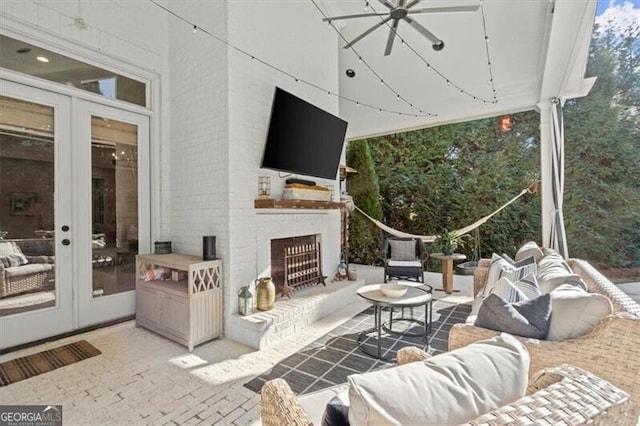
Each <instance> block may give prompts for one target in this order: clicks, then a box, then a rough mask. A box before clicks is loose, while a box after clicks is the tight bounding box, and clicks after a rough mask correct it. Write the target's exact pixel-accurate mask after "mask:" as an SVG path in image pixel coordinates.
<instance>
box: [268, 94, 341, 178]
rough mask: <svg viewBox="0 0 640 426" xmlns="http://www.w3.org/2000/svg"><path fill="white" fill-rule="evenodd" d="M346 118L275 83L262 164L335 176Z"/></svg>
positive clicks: (312, 174) (319, 175)
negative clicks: (315, 104)
mask: <svg viewBox="0 0 640 426" xmlns="http://www.w3.org/2000/svg"><path fill="white" fill-rule="evenodd" d="M346 131H347V122H346V121H344V120H342V119H340V118H338V117H336V116H335V115H332V114H330V113H328V112H326V111H324V110H322V109H320V108H318V107H316V106H314V105H311V104H310V103H308V102H306V101H304V100H302V99H300V98H298V97H297V96H294V95H292V94H291V93H288V92H286V91H284V90H282V89H280V88H279V87H276V90H275V94H274V97H273V106H272V107H271V120H270V122H269V132H268V134H267V142H266V144H265V148H264V154H263V156H262V166H261V167H263V168H267V169H273V170H278V171H282V172H289V173H294V174H302V175H307V176H314V177H319V178H325V179H335V178H336V175H337V173H338V166H339V164H340V154H341V153H342V146H343V145H344V136H345V133H346Z"/></svg>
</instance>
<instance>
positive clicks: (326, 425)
mask: <svg viewBox="0 0 640 426" xmlns="http://www.w3.org/2000/svg"><path fill="white" fill-rule="evenodd" d="M320 424H321V425H322V426H348V425H349V390H348V389H345V390H344V391H343V392H341V393H339V394H338V395H336V396H334V397H333V398H331V400H330V401H329V402H328V403H327V406H326V408H325V409H324V414H323V415H322V421H321V422H320Z"/></svg>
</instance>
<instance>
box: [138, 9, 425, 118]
mask: <svg viewBox="0 0 640 426" xmlns="http://www.w3.org/2000/svg"><path fill="white" fill-rule="evenodd" d="M149 1H150V2H151V4H153V5H155V6H157V7H158V8H160V9H162V10H164V11H165V12H167V13H168V14H170V15H172V16H173V17H175V18H177V19H178V20H180V21H182V22H184V23H185V24H187V25H189V26H190V27H191V28H192V29H193V32H196V31H197V30H199V31H200V33H202V34H206V35H208V36H209V37H211V38H213V39H215V40H216V41H218V42H220V43H222V44H224V45H225V46H227V47H228V48H229V49H231V50H234V51H236V52H237V53H240V54H242V55H244V56H246V57H247V58H250V59H251V60H254V61H257V62H259V63H261V64H262V65H264V66H265V67H267V68H270V69H272V70H274V71H276V72H278V73H280V74H283V75H285V76H287V77H289V78H291V79H293V80H294V81H295V82H296V83H303V84H306V85H307V86H309V87H312V88H314V89H316V90H319V91H322V92H325V93H327V96H331V95H332V94H333V95H335V96H336V97H337V98H339V99H341V100H343V101H345V102H349V103H352V104H354V105H356V106H358V107H360V106H362V107H365V108H370V109H373V110H377V111H378V112H386V113H390V114H398V115H400V116H405V115H406V116H410V115H413V114H409V113H406V112H402V111H394V110H390V109H386V108H381V107H379V106H375V105H371V104H367V103H363V102H360V101H358V100H356V99H352V98H349V97H347V96H344V95H340V94H338V93H332V92H331V91H330V90H327V89H326V88H322V87H320V86H318V85H317V84H315V83H312V82H310V81H307V80H304V79H302V78H299V77H297V76H295V75H293V74H291V73H290V72H288V71H285V70H284V69H282V68H280V67H278V66H276V65H273V64H271V63H269V62H267V61H266V60H264V59H261V58H259V57H257V56H255V55H252V54H251V53H249V52H247V51H246V50H243V49H241V48H239V47H237V46H235V45H234V44H231V43H230V42H229V41H228V40H226V39H224V38H222V37H220V36H217V35H215V34H213V33H212V32H210V31H208V30H206V29H204V28H202V27H200V26H198V25H197V24H194V23H193V22H191V21H189V20H188V19H186V18H184V17H183V16H181V15H179V14H178V13H176V12H174V11H173V10H171V9H169V8H168V7H166V6H163V5H162V4H159V3H158V2H157V1H156V0H149ZM312 2H313V4H314V5H315V6H316V8H318V10H319V11H320V13H322V14H323V16H324V13H323V12H322V10H321V9H319V7H318V5H317V4H316V3H315V1H314V0H312ZM325 17H326V16H325ZM328 25H329V27H330V28H333V29H334V30H335V31H336V32H337V33H338V34H340V32H339V31H338V29H337V28H336V27H335V26H334V25H333V23H332V22H330V21H329V22H328ZM343 39H344V37H343ZM352 50H353V49H352ZM354 52H355V50H354ZM356 54H357V52H356ZM358 57H359V58H360V59H361V60H362V63H363V64H364V65H366V66H367V68H369V70H370V71H371V72H372V73H373V74H374V75H375V76H376V77H378V78H379V79H380V80H382V78H381V77H380V76H379V75H378V74H377V73H376V72H375V71H374V70H373V68H371V66H369V64H367V63H366V61H364V59H362V57H361V56H360V55H358ZM384 86H385V87H387V88H388V89H389V90H391V91H392V92H393V93H394V94H396V95H397V99H398V100H400V99H403V100H404V98H401V97H400V94H399V93H398V92H396V91H395V90H393V89H392V88H391V87H389V85H388V84H387V83H385V84H384ZM405 102H406V101H405ZM407 104H408V102H407ZM423 116H424V117H434V116H436V114H431V113H423Z"/></svg>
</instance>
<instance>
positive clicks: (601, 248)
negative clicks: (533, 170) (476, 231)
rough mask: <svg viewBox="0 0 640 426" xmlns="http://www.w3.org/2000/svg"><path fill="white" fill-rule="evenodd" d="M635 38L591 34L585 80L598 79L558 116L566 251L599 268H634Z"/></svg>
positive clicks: (639, 221) (637, 188) (639, 200)
mask: <svg viewBox="0 0 640 426" xmlns="http://www.w3.org/2000/svg"><path fill="white" fill-rule="evenodd" d="M637 35H638V29H637V27H636V28H635V30H634V29H633V28H631V29H629V30H628V31H627V32H626V33H625V36H624V37H622V38H620V37H619V36H616V35H614V34H613V33H612V32H610V31H608V32H605V33H604V34H602V35H598V32H597V31H596V32H594V37H593V38H592V41H591V51H590V58H589V65H588V68H587V75H594V76H597V77H598V79H597V81H596V83H595V85H594V87H593V89H592V90H591V93H590V94H589V95H588V96H587V97H585V98H580V99H576V100H573V101H570V102H567V105H566V106H565V110H564V113H565V125H566V127H565V140H566V142H565V143H566V149H565V153H566V163H565V165H566V179H565V203H564V211H565V222H566V228H567V241H568V243H569V252H570V253H571V255H572V256H575V257H582V258H586V259H590V260H591V261H593V262H595V263H596V264H599V265H600V266H605V265H606V266H639V265H640V178H639V176H640V142H639V140H640V130H639V129H640V126H639V124H640V120H639V119H638V112H639V110H638V106H639V103H638V99H639V97H638V93H640V77H638V75H640V62H639V57H640V55H639V53H640V48H639V45H638V42H637Z"/></svg>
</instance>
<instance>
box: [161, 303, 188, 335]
mask: <svg viewBox="0 0 640 426" xmlns="http://www.w3.org/2000/svg"><path fill="white" fill-rule="evenodd" d="M160 311H161V320H160V321H161V328H162V329H163V330H164V331H165V332H167V333H169V334H172V335H174V336H176V337H179V338H181V339H184V340H188V338H189V301H188V299H187V298H186V297H181V296H175V295H173V294H168V293H165V294H163V297H162V301H161V309H160Z"/></svg>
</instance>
